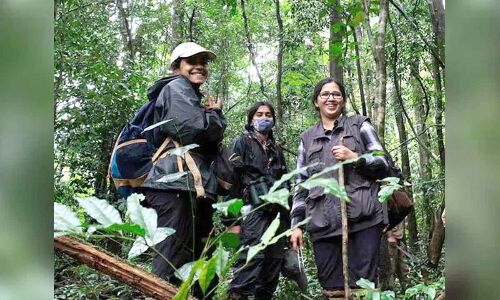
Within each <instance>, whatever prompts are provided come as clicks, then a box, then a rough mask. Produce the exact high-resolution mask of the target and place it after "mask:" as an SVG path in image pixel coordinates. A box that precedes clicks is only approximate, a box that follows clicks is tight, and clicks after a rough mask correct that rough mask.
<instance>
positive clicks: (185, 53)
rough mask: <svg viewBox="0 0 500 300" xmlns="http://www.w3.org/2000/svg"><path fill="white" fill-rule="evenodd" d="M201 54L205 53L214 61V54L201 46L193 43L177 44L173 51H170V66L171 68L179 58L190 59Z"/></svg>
mask: <svg viewBox="0 0 500 300" xmlns="http://www.w3.org/2000/svg"><path fill="white" fill-rule="evenodd" d="M201 52H204V53H206V54H207V55H208V58H209V59H214V58H215V57H216V55H215V53H213V52H212V51H210V50H207V49H205V48H203V47H202V46H200V45H198V44H196V43H194V42H187V43H182V44H179V45H178V46H177V47H175V49H174V51H172V57H171V58H170V66H172V64H173V63H174V61H176V60H177V59H178V58H179V57H181V58H185V57H190V56H193V55H195V54H198V53H201Z"/></svg>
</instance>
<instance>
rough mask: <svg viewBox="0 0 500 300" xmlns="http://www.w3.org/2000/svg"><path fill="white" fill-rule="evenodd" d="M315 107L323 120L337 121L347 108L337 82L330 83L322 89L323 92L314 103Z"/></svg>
mask: <svg viewBox="0 0 500 300" xmlns="http://www.w3.org/2000/svg"><path fill="white" fill-rule="evenodd" d="M314 106H316V108H317V109H318V110H319V113H320V115H321V118H326V119H329V120H335V119H337V117H338V116H340V114H341V113H342V108H344V106H345V99H344V97H342V92H341V91H340V88H339V86H338V85H337V84H336V83H335V82H329V83H327V84H325V85H323V87H322V88H321V91H320V93H319V95H318V97H316V100H315V101H314Z"/></svg>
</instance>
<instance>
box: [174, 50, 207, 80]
mask: <svg viewBox="0 0 500 300" xmlns="http://www.w3.org/2000/svg"><path fill="white" fill-rule="evenodd" d="M207 64H208V56H207V55H206V54H205V53H198V54H195V55H193V56H190V57H186V58H183V59H181V62H180V64H179V67H178V68H175V69H174V73H175V74H180V75H183V76H184V77H186V78H187V79H188V80H189V81H191V83H192V84H194V85H197V86H200V85H202V84H203V83H205V82H206V81H207V77H208V67H207Z"/></svg>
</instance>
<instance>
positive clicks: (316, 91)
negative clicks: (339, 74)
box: [312, 77, 347, 113]
mask: <svg viewBox="0 0 500 300" xmlns="http://www.w3.org/2000/svg"><path fill="white" fill-rule="evenodd" d="M330 82H335V84H337V85H338V86H339V89H340V93H341V94H342V98H343V99H344V102H345V101H347V98H346V95H345V88H344V85H343V84H342V83H340V82H339V81H337V80H335V79H333V78H331V77H329V78H325V79H323V80H321V81H320V82H318V83H317V84H316V86H315V87H314V92H313V97H312V103H313V106H314V108H315V109H316V110H318V108H317V107H316V105H315V104H316V99H318V96H319V93H321V89H322V88H323V86H324V85H325V84H328V83H330ZM342 113H345V106H344V108H342Z"/></svg>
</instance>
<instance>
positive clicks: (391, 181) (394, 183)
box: [378, 177, 403, 203]
mask: <svg viewBox="0 0 500 300" xmlns="http://www.w3.org/2000/svg"><path fill="white" fill-rule="evenodd" d="M378 181H382V182H388V184H386V185H383V186H382V187H381V188H380V190H379V191H378V201H379V202H380V203H384V202H385V201H387V200H388V199H389V198H390V197H391V196H392V194H393V193H394V192H395V191H397V190H399V189H400V188H402V187H403V186H401V185H400V184H398V182H399V178H397V177H386V178H384V179H381V180H378Z"/></svg>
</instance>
